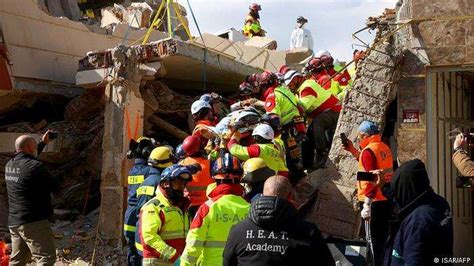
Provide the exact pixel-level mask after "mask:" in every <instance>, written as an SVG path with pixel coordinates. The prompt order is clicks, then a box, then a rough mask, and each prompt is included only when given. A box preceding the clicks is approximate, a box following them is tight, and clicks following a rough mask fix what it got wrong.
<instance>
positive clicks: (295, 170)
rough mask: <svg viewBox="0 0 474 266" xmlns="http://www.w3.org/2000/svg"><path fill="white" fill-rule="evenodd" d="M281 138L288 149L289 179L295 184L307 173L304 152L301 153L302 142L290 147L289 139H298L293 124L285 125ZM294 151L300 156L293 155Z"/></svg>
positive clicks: (286, 149)
mask: <svg viewBox="0 0 474 266" xmlns="http://www.w3.org/2000/svg"><path fill="white" fill-rule="evenodd" d="M281 138H282V140H283V142H284V143H285V151H286V166H287V167H288V171H289V174H288V179H289V180H290V182H291V184H293V185H295V184H297V183H298V182H299V180H301V178H303V177H304V176H305V175H306V174H305V173H304V171H303V170H304V168H303V163H302V154H301V143H297V145H296V147H292V148H293V150H292V149H291V148H290V147H289V143H288V139H289V138H294V139H295V141H296V130H295V127H294V126H293V124H290V125H285V126H283V130H282V134H281ZM292 152H296V153H299V155H298V156H292V154H291V153H292Z"/></svg>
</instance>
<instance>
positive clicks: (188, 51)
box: [76, 39, 262, 88]
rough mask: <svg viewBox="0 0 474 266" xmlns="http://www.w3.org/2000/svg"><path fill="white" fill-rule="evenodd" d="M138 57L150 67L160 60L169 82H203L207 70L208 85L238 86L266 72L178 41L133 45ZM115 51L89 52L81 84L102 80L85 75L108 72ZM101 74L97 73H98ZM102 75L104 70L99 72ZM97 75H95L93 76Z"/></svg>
mask: <svg viewBox="0 0 474 266" xmlns="http://www.w3.org/2000/svg"><path fill="white" fill-rule="evenodd" d="M130 49H131V50H133V51H134V52H135V54H136V58H135V60H136V62H137V63H141V64H149V63H150V62H155V61H160V62H162V65H160V66H159V67H158V69H157V70H159V68H164V69H166V71H161V72H160V73H159V74H160V75H159V76H160V77H163V78H165V79H179V80H187V81H192V82H202V79H203V77H202V69H203V67H204V62H205V65H206V66H205V67H206V72H207V79H206V82H209V83H215V84H219V86H221V87H227V88H229V87H235V88H236V85H237V84H238V82H239V81H240V80H242V79H243V78H244V77H245V75H249V74H252V73H259V72H262V69H259V68H256V67H252V66H250V65H247V64H244V63H242V62H239V61H236V60H235V59H234V58H233V57H232V56H229V55H227V54H224V53H222V52H219V51H215V50H212V49H205V48H204V47H202V45H199V44H194V43H191V42H184V41H180V40H176V39H165V40H160V41H157V42H152V43H148V44H145V45H136V46H131V47H130ZM112 50H113V49H108V50H103V51H96V52H89V53H88V54H87V56H86V57H84V58H82V59H81V60H80V61H79V72H78V73H77V75H76V82H77V84H87V83H89V82H90V83H93V82H94V81H96V80H97V79H98V77H95V78H92V79H91V80H90V81H89V80H87V78H84V75H85V74H83V72H85V71H91V70H97V69H105V70H106V69H107V68H111V67H113V66H114V61H113V59H112ZM95 72H97V71H95ZM99 72H100V71H99ZM90 75H92V76H97V75H95V74H94V73H92V74H90Z"/></svg>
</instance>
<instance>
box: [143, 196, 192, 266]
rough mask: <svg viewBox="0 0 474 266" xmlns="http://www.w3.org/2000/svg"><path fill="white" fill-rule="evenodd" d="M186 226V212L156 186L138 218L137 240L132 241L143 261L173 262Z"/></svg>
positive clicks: (180, 248)
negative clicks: (154, 194)
mask: <svg viewBox="0 0 474 266" xmlns="http://www.w3.org/2000/svg"><path fill="white" fill-rule="evenodd" d="M188 229H189V216H188V214H187V213H186V212H184V213H183V211H182V210H181V209H180V208H179V207H177V206H174V205H172V204H171V203H170V202H169V200H168V199H167V198H166V197H165V196H164V195H163V194H162V193H161V191H159V190H157V195H156V197H154V198H153V199H151V200H150V201H148V202H147V203H146V204H145V205H143V207H142V209H141V210H140V218H139V220H138V234H139V235H140V240H141V241H140V242H141V243H138V242H136V243H135V245H136V247H137V249H138V250H140V251H142V253H143V265H173V262H175V261H176V260H177V259H178V258H179V256H180V255H181V254H182V252H183V250H184V246H185V240H186V235H187V233H188Z"/></svg>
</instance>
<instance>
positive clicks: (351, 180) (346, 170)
mask: <svg viewBox="0 0 474 266" xmlns="http://www.w3.org/2000/svg"><path fill="white" fill-rule="evenodd" d="M393 29H394V26H388V25H384V26H381V27H379V28H378V33H377V36H378V37H377V38H376V39H375V44H374V45H373V46H372V47H371V50H370V52H369V54H368V56H367V57H366V58H365V59H364V60H363V61H361V62H359V63H358V69H357V76H356V78H355V80H354V82H353V85H352V89H351V90H350V91H348V93H347V95H346V97H345V99H344V102H343V108H342V111H341V113H340V115H339V121H338V124H337V128H336V133H335V135H334V136H335V137H334V139H333V144H332V147H331V151H330V153H329V160H328V162H327V163H326V168H325V169H318V170H316V171H314V172H312V173H311V174H310V180H311V183H312V184H313V186H315V187H317V188H319V194H318V198H317V201H316V204H315V205H314V206H313V210H312V213H311V214H310V215H309V217H307V218H308V219H309V220H311V221H314V222H316V223H317V224H318V226H319V228H320V229H321V231H322V232H324V233H326V234H330V235H333V236H338V237H344V238H351V239H354V238H357V237H358V228H359V222H360V216H359V212H358V211H355V210H354V207H353V206H354V204H355V203H356V201H355V200H353V196H354V193H355V191H356V178H355V173H356V172H357V169H358V162H357V159H356V158H354V157H353V156H352V155H351V154H350V153H349V152H347V151H345V150H343V148H342V144H341V140H340V138H339V137H338V136H339V135H340V134H341V133H345V134H346V135H347V137H348V138H349V139H352V140H355V139H356V136H357V128H358V125H359V124H360V123H361V122H362V121H363V120H366V119H368V120H372V121H374V122H376V123H377V124H378V125H379V126H380V127H381V128H382V129H383V128H384V124H385V113H386V111H387V108H388V106H389V105H390V103H391V102H392V101H393V100H394V98H395V93H396V88H395V85H396V83H397V82H398V78H399V68H398V65H399V61H400V58H401V51H400V50H398V49H397V47H396V46H395V43H394V40H393V39H392V38H388V37H387V38H385V37H381V36H385V35H386V34H388V33H389V32H390V31H391V30H393Z"/></svg>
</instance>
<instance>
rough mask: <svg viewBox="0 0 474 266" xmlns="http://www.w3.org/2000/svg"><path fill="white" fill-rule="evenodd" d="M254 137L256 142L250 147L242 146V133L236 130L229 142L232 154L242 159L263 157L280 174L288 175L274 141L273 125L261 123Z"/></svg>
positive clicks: (256, 128)
mask: <svg viewBox="0 0 474 266" xmlns="http://www.w3.org/2000/svg"><path fill="white" fill-rule="evenodd" d="M252 137H253V138H254V140H255V143H256V144H252V145H250V146H248V147H245V146H242V145H240V144H239V141H240V133H239V132H238V131H235V132H234V133H233V134H232V137H231V139H230V141H229V143H228V144H227V148H228V150H229V152H230V154H232V155H233V156H235V157H237V158H238V159H239V160H242V161H246V160H248V159H250V158H262V159H263V160H264V161H265V163H266V164H267V165H268V167H269V168H270V169H272V170H273V171H275V172H276V173H278V174H279V175H283V176H286V177H288V168H287V167H286V163H285V160H284V158H282V157H281V155H280V150H279V149H278V147H277V146H276V145H275V144H274V143H273V140H274V137H275V133H274V132H273V129H272V127H270V126H269V125H267V124H260V125H258V126H257V127H255V128H254V130H253V132H252Z"/></svg>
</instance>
